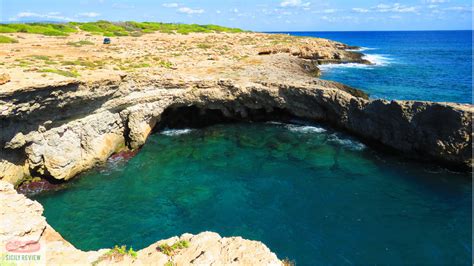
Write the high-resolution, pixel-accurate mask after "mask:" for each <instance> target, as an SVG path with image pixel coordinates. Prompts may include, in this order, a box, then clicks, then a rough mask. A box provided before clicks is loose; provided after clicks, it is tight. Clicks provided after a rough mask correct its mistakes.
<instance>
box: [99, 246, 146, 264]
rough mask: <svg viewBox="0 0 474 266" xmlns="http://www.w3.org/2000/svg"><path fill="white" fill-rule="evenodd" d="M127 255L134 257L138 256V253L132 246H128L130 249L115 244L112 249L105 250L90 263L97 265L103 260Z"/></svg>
mask: <svg viewBox="0 0 474 266" xmlns="http://www.w3.org/2000/svg"><path fill="white" fill-rule="evenodd" d="M127 255H128V256H130V257H132V258H134V259H136V258H137V257H138V253H137V252H136V251H135V250H133V248H132V247H130V249H128V250H127V246H120V247H119V246H115V247H114V248H113V249H111V250H109V251H107V252H106V253H105V254H103V255H102V256H100V257H99V258H98V259H97V260H96V261H94V262H93V263H92V265H97V264H99V263H100V262H101V261H104V260H110V259H116V260H117V259H121V258H123V257H124V256H127Z"/></svg>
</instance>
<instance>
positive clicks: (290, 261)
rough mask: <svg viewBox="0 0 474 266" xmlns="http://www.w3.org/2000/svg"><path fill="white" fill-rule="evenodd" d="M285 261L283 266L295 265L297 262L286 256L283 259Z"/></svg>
mask: <svg viewBox="0 0 474 266" xmlns="http://www.w3.org/2000/svg"><path fill="white" fill-rule="evenodd" d="M281 262H282V263H283V266H295V265H296V263H295V261H294V260H290V259H289V258H285V259H283V260H282V261H281Z"/></svg>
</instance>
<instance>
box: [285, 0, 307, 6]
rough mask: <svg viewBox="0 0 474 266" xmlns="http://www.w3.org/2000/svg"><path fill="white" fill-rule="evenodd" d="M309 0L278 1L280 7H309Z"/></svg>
mask: <svg viewBox="0 0 474 266" xmlns="http://www.w3.org/2000/svg"><path fill="white" fill-rule="evenodd" d="M310 5H311V3H310V2H303V1H301V0H284V1H282V2H281V3H280V6H281V7H309V6H310Z"/></svg>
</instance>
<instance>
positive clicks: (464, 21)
mask: <svg viewBox="0 0 474 266" xmlns="http://www.w3.org/2000/svg"><path fill="white" fill-rule="evenodd" d="M472 14H473V7H472V2H471V0H400V1H385V0H359V1H349V0H331V1H329V0H254V1H250V0H243V1H235V0H230V1H222V0H219V1H215V0H211V1H202V0H201V1H198V0H181V1H177V0H176V1H175V0H170V1H152V0H134V1H132V0H62V1H61V0H42V1H41V0H0V21H1V22H15V21H23V22H25V21H96V20H101V19H104V20H110V21H126V20H135V21H160V22H176V23H197V24H218V25H223V26H229V27H238V28H242V29H246V30H253V31H363V30H460V29H472Z"/></svg>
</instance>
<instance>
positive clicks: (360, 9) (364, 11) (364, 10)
mask: <svg viewBox="0 0 474 266" xmlns="http://www.w3.org/2000/svg"><path fill="white" fill-rule="evenodd" d="M352 11H354V12H356V13H369V12H370V10H368V9H366V8H360V7H354V8H353V9H352Z"/></svg>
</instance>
